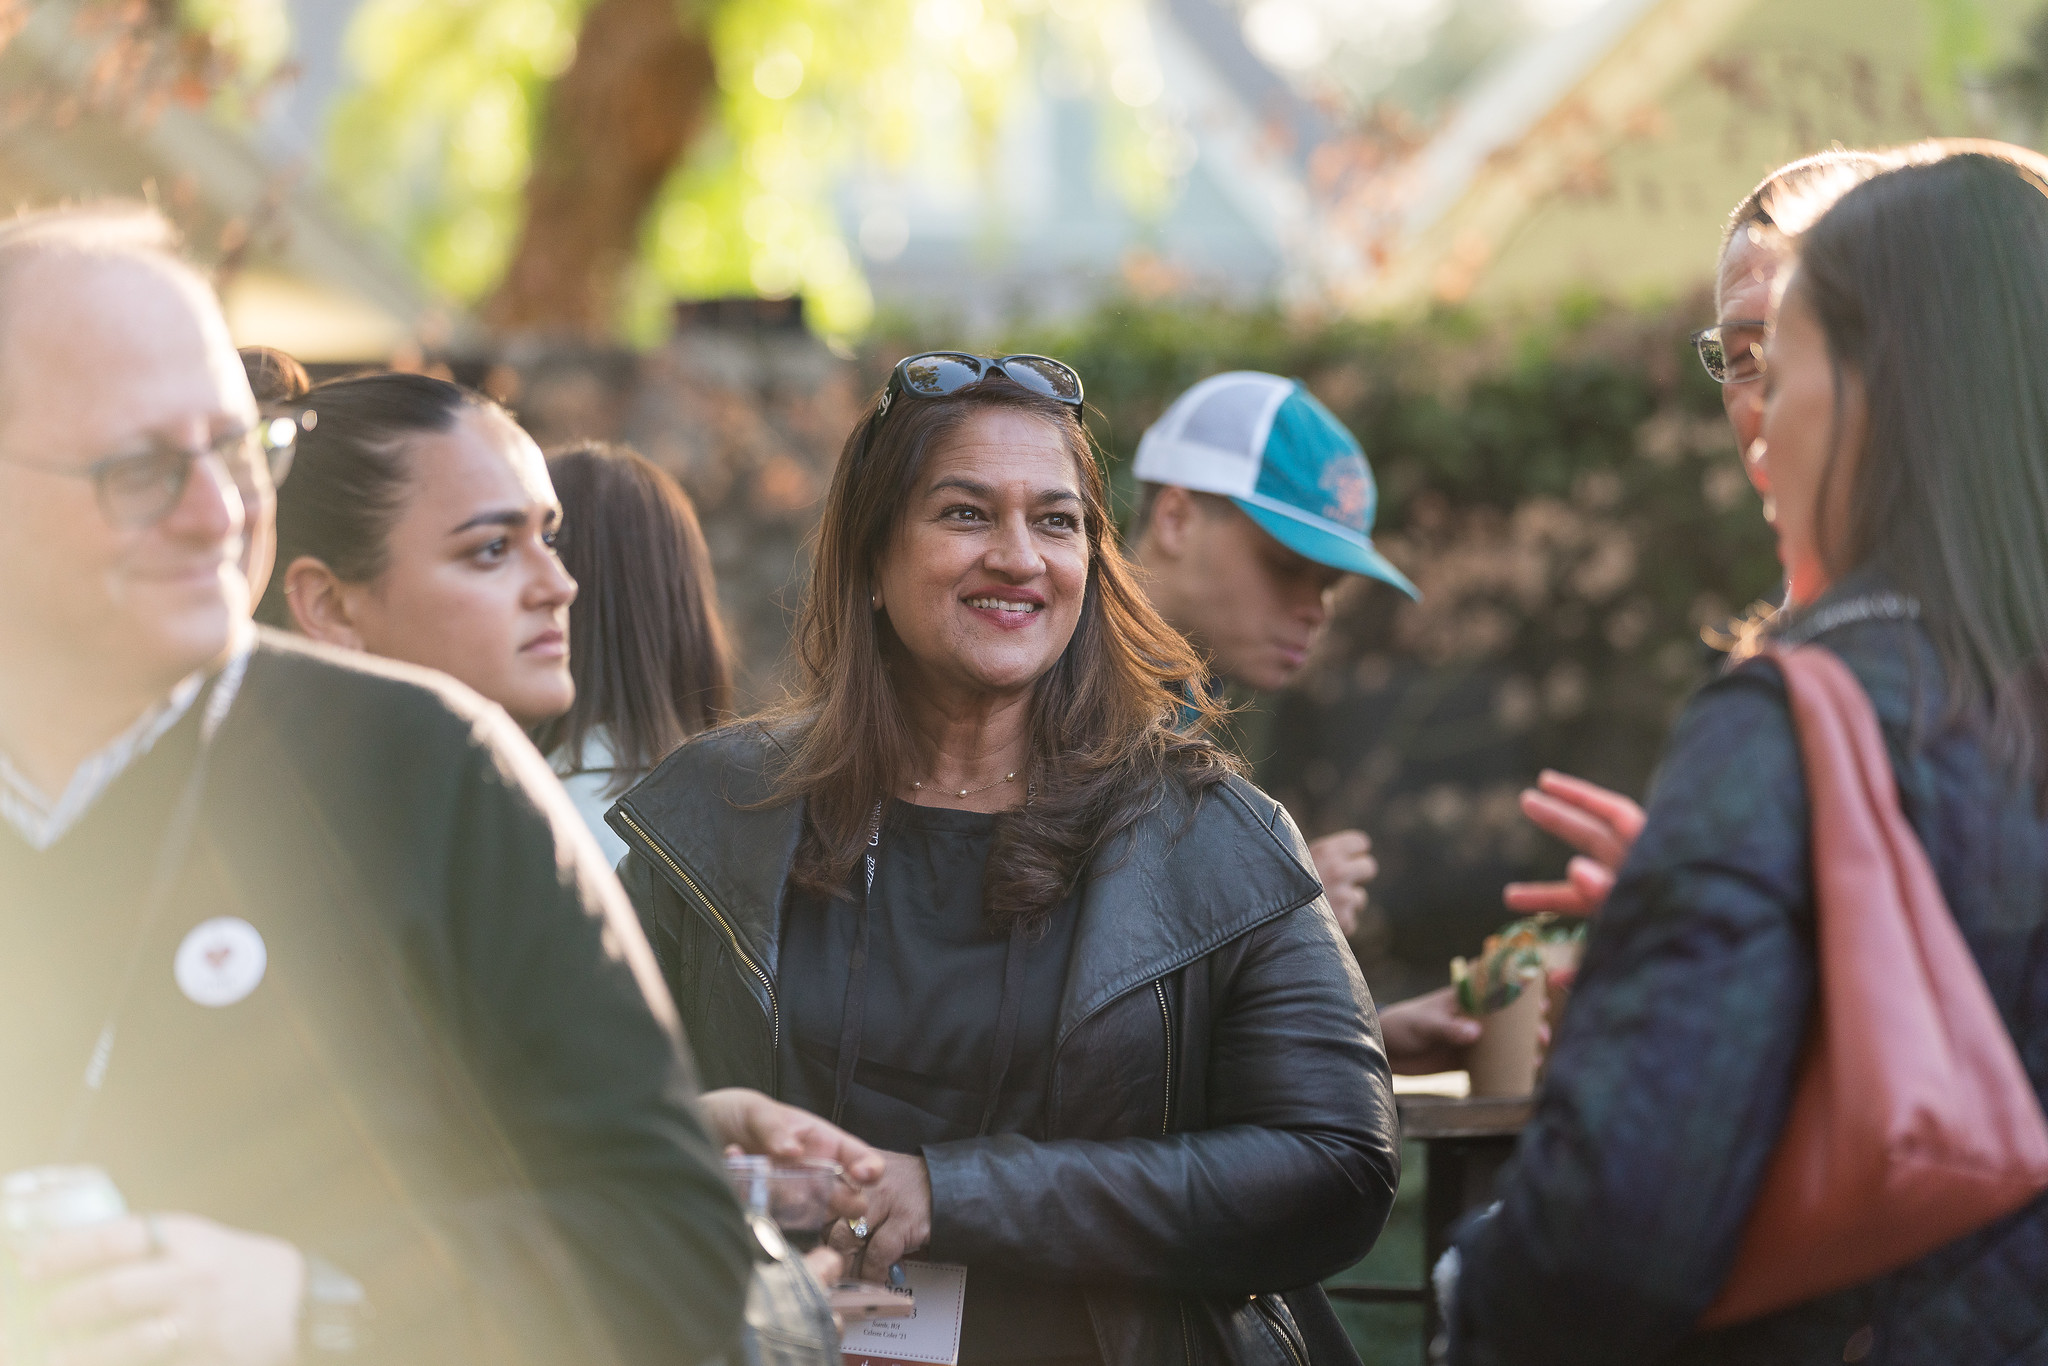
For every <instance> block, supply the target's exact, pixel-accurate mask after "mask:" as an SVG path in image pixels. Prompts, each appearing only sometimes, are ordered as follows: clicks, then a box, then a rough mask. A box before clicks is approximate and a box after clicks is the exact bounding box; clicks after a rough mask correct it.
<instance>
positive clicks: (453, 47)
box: [328, 0, 588, 300]
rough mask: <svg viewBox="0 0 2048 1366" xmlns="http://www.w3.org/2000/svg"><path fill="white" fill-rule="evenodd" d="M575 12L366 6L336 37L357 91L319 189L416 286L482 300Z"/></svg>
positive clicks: (581, 1) (518, 3) (537, 1)
mask: <svg viewBox="0 0 2048 1366" xmlns="http://www.w3.org/2000/svg"><path fill="white" fill-rule="evenodd" d="M587 7H588V0H365V2H364V4H363V6H362V8H361V9H360V10H359V11H358V12H357V14H356V17H355V19H354V21H353V23H352V24H351V25H350V28H349V34H348V51H347V56H348V60H349V64H350V66H351V67H352V68H353V69H354V71H355V74H356V76H357V78H358V80H359V81H360V86H359V88H358V90H357V91H356V93H354V94H353V95H352V96H350V97H349V98H347V99H345V100H344V101H342V102H341V104H340V106H339V107H338V109H337V110H336V112H335V114H334V116H333V122H332V124H331V125H330V128H329V137H328V169H329V175H330V178H331V179H332V180H333V182H334V184H335V185H336V186H337V187H338V188H339V189H340V191H341V193H342V198H343V200H344V202H345V203H346V204H347V205H348V206H349V207H350V208H351V209H353V210H354V211H355V213H356V215H357V216H358V217H359V218H361V219H362V220H363V221H364V222H365V223H369V224H373V225H375V226H377V227H378V228H380V229H381V230H383V231H384V232H386V233H388V234H390V235H391V236H392V237H394V238H395V239H396V240H397V241H398V242H400V243H402V244H403V245H404V246H405V247H406V248H408V249H409V251H410V254H411V256H412V258H413V261H414V263H415V264H416V265H417V266H418V267H419V269H420V271H421V272H422V273H423V274H424V275H425V276H426V278H427V279H428V280H430V281H432V282H433V283H434V284H435V285H437V286H439V287H440V288H442V289H445V290H447V291H448V292H449V293H451V294H453V295H455V296H456V297H457V298H460V299H465V300H473V299H476V298H479V297H481V296H482V295H483V294H484V293H485V292H487V291H488V290H489V289H490V287H491V286H492V285H494V284H495V283H496V282H497V280H498V278H499V277H500V276H501V275H502V274H503V273H504V269H505V265H506V262H507V261H508V260H509V259H510V256H511V251H512V246H513V243H514V241H515V239H516V238H517V235H518V227H519V216H520V191H521V189H522V188H523V187H524V186H525V184H526V176H527V172H528V170H529V168H530V167H531V164H532V147H533V140H534V136H535V133H536V132H537V130H538V127H539V111H540V109H541V108H542V106H543V104H544V102H545V99H546V94H547V86H548V83H549V82H551V81H552V80H553V79H554V78H555V77H556V76H557V75H559V74H560V73H561V72H562V70H563V69H564V68H565V67H567V66H568V64H569V61H570V59H571V58H572V57H574V55H575V52H576V27H577V25H578V24H579V23H580V22H581V20H582V17H583V12H584V10H585V9H586V8H587Z"/></svg>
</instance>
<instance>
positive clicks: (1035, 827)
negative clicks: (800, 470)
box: [764, 379, 1234, 930]
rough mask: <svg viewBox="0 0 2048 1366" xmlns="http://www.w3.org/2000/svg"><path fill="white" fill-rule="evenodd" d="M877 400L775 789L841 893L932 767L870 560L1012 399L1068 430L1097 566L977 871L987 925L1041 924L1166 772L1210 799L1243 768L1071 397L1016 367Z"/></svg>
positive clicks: (818, 560) (858, 434)
mask: <svg viewBox="0 0 2048 1366" xmlns="http://www.w3.org/2000/svg"><path fill="white" fill-rule="evenodd" d="M878 404H879V395H878V396H877V400H876V401H871V402H870V403H869V405H868V407H867V410H866V413H865V414H864V415H863V416H862V418H861V420H860V421H859V422H858V423H856V424H855V426H854V429H853V433H852V435H850V436H849V437H848V438H847V441H846V446H845V448H844V450H843V451H842V452H841V454H840V457H839V465H838V468H837V470H836V471H835V472H834V474H833V478H832V488H831V492H830V493H829V495H828V496H827V499H826V505H825V513H824V518H823V521H822V523H821V524H820V526H819V529H818V534H817V541H816V552H815V554H814V556H813V558H812V565H811V577H810V583H809V586H808V589H807V591H806V593H805V595H804V599H803V605H802V608H801V609H800V611H799V614H798V618H797V626H796V639H795V644H796V660H797V663H798V666H799V668H800V670H801V677H800V681H799V687H798V690H797V691H796V693H795V695H794V696H793V697H792V699H791V700H790V702H789V703H788V704H787V705H786V706H785V707H783V708H782V709H780V710H779V711H778V712H776V713H774V714H771V715H770V716H769V717H767V718H765V719H764V721H765V724H767V725H769V726H771V727H774V728H776V729H777V730H778V731H779V732H781V733H786V734H788V735H790V736H792V737H793V738H792V739H791V741H790V745H791V749H790V752H789V757H788V759H787V761H786V763H785V764H784V766H783V768H782V770H781V772H780V774H779V775H778V777H779V788H780V798H781V799H785V800H786V799H789V798H802V799H803V800H804V803H805V806H804V811H805V819H804V833H803V838H802V841H801V843H800V845H799V847H798V851H797V858H796V863H795V867H794V870H793V872H792V880H793V881H795V882H796V883H797V884H798V885H799V886H802V887H805V888H808V889H810V890H812V891H814V892H817V893H820V894H823V895H828V896H831V895H839V894H841V893H842V892H843V891H844V889H845V887H846V883H847V879H848V877H849V876H850V875H851V874H852V872H853V869H854V867H855V865H856V863H857V862H858V861H859V859H860V856H861V853H862V852H863V850H864V849H865V847H866V843H867V837H868V830H869V821H870V818H871V813H872V811H873V810H874V806H875V803H876V802H877V801H881V800H884V799H886V798H887V797H889V796H890V795H891V794H893V793H896V792H899V791H902V790H903V789H905V788H907V787H908V786H909V785H910V783H911V781H912V780H913V779H917V778H921V777H923V776H924V775H923V774H922V773H921V772H919V771H918V770H917V769H916V768H915V765H916V764H917V762H918V758H917V756H918V752H919V751H918V746H917V744H916V740H915V737H914V735H913V733H912V731H911V728H910V721H909V718H908V716H907V715H906V712H905V708H904V702H903V697H902V694H901V693H900V691H899V689H898V685H897V676H896V669H895V667H894V666H895V662H896V661H898V660H900V659H901V658H902V655H903V649H904V647H903V645H902V643H901V642H900V641H899V640H898V639H897V638H896V635H895V632H894V631H893V630H891V629H890V627H889V624H888V618H887V614H886V612H878V611H876V610H875V609H874V608H873V607H872V606H871V601H870V600H871V595H872V594H873V592H874V591H875V584H876V575H877V568H878V566H879V564H880V562H881V560H882V557H883V556H884V554H885V553H886V552H887V551H888V549H889V548H890V545H891V543H892V540H893V539H894V538H895V537H896V536H897V534H898V533H899V531H900V529H901V527H902V524H903V519H904V517H905V516H906V515H907V513H908V510H909V508H910V506H911V502H912V500H913V498H914V497H915V495H916V491H917V488H918V481H919V478H920V476H921V475H922V473H923V471H924V470H925V468H926V466H927V464H928V463H929V461H930V460H931V457H932V455H933V453H934V452H935V451H937V450H938V449H940V448H941V447H942V446H943V445H944V444H945V443H946V442H947V441H948V440H949V439H950V438H952V437H953V436H954V435H955V434H956V433H958V432H959V431H960V430H961V428H962V427H963V426H964V425H965V424H966V423H967V422H968V421H969V420H970V419H971V418H973V417H974V416H975V415H976V414H978V413H983V412H989V411H1009V412H1015V413H1021V414H1024V415H1027V416H1029V417H1031V418H1034V419H1036V420H1037V421H1040V422H1043V423H1045V424H1046V425H1047V426H1048V427H1050V428H1052V429H1053V430H1054V431H1056V432H1058V433H1059V435H1060V437H1061V439H1062V441H1063V442H1064V443H1065V445H1066V447H1067V450H1068V453H1069V454H1070V455H1071V457H1072V459H1073V462H1074V471H1075V476H1076V481H1077V483H1078V485H1079V488H1080V492H1081V497H1082V503H1083V509H1082V519H1083V527H1084V534H1085V535H1086V537H1087V543H1088V582H1087V588H1086V592H1085V596H1084V598H1083V601H1082V605H1081V612H1080V617H1079V620H1078V621H1077V622H1076V624H1075V627H1074V635H1073V638H1072V639H1071V640H1070V641H1069V642H1068V644H1067V648H1066V650H1065V651H1064V652H1063V653H1062V654H1061V655H1060V657H1059V659H1058V660H1057V661H1056V662H1055V663H1054V664H1053V666H1052V668H1051V669H1050V670H1049V671H1048V672H1047V673H1046V675H1045V676H1044V677H1043V678H1041V679H1040V680H1039V681H1038V684H1037V692H1036V696H1035V699H1034V701H1033V705H1032V718H1031V739H1030V757H1029V759H1028V761H1027V765H1026V770H1025V776H1026V777H1027V781H1028V789H1027V790H1028V791H1029V793H1030V800H1029V801H1028V802H1027V803H1026V804H1025V805H1024V806H1023V807H1021V808H1019V809H1015V810H1011V811H1005V812H1002V813H1000V814H999V815H998V816H997V817H996V825H995V838H994V842H993V846H992V848H991V850H990V854H989V860H988V867H987V871H986V874H985V877H984V881H983V884H982V906H983V912H984V915H985V917H986V919H987V921H988V924H989V927H990V928H991V929H992V930H1004V929H1007V928H1008V927H1010V926H1011V925H1013V924H1015V923H1018V922H1020V921H1021V922H1022V923H1023V924H1024V925H1025V926H1026V928H1027V929H1031V930H1036V929H1038V928H1040V927H1042V926H1043V924H1044V922H1045V921H1046V920H1047V919H1048V918H1049V917H1050V916H1051V914H1052V912H1053V911H1054V909H1055V908H1056V907H1057V906H1058V905H1059V904H1060V902H1061V901H1062V900H1064V899H1065V898H1066V897H1067V896H1068V895H1069V894H1070V893H1072V892H1073V891H1074V890H1075V889H1076V888H1077V887H1078V886H1079V884H1080V881H1081V879H1082V877H1083V876H1084V875H1085V873H1086V872H1087V869H1088V866H1089V862H1090V860H1091V859H1092V858H1093V857H1094V855H1095V854H1096V853H1097V851H1098V850H1101V849H1102V848H1103V847H1104V846H1105V845H1106V844H1108V842H1109V841H1111V840H1112V839H1114V838H1115V837H1116V836H1117V835H1118V834H1119V833H1121V832H1122V831H1124V830H1125V829H1127V828H1128V827H1129V826H1130V825H1132V824H1133V823H1134V822H1135V821H1137V820H1138V819H1139V818H1140V817H1141V816H1143V815H1144V814H1146V813H1147V812H1148V811H1150V810H1152V809H1154V808H1155V807H1156V806H1157V805H1158V804H1159V803H1160V801H1161V800H1162V799H1163V798H1164V797H1165V795H1166V794H1167V789H1168V787H1169V786H1173V787H1178V788H1179V789H1181V790H1182V791H1184V792H1185V793H1187V794H1188V795H1189V796H1190V797H1192V798H1193V799H1194V800H1197V801H1199V800H1200V798H1201V795H1202V794H1203V792H1204V791H1206V789H1207V788H1208V787H1210V786H1212V785H1213V784H1215V783H1217V782H1219V781H1221V780H1222V779H1223V778H1224V776H1225V775H1226V774H1228V773H1230V772H1231V771H1233V767H1234V764H1233V761H1232V760H1231V759H1230V758H1229V757H1228V756H1226V755H1225V754H1224V752H1223V751H1222V750H1221V749H1219V748H1218V747H1217V746H1216V745H1215V744H1214V743H1213V742H1212V741H1210V740H1209V739H1208V737H1207V735H1206V734H1205V733H1204V732H1205V730H1206V723H1207V722H1209V721H1211V720H1213V719H1214V717H1215V715H1216V708H1215V706H1214V704H1213V703H1211V702H1210V701H1209V700H1208V699H1207V693H1206V689H1205V688H1204V687H1203V686H1202V667H1201V663H1200V660H1199V659H1198V658H1197V656H1196V655H1195V652H1194V650H1193V648H1192V647H1190V646H1189V645H1188V643H1187V642H1186V641H1185V640H1184V639H1182V637H1181V636H1180V635H1179V634H1178V633H1177V632H1175V631H1174V630H1173V628H1171V627H1170V626H1168V625H1167V624H1166V623H1165V621H1164V620H1162V619H1161V618H1160V616H1159V614H1158V612H1157V611H1155V610H1154V609H1153V607H1152V604H1151V602H1150V601H1149V600H1148V599H1147V598H1146V596H1145V594H1144V591H1143V590H1142V589H1141V588H1140V587H1139V586H1138V584H1137V582H1136V579H1135V577H1134V576H1133V574H1132V572H1131V569H1130V566H1129V563H1128V562H1127V561H1126V560H1125V559H1124V556H1123V552H1122V551H1121V550H1120V549H1119V548H1118V545H1117V537H1116V528H1115V526H1114V525H1113V524H1112V522H1111V520H1110V513H1109V496H1108V487H1107V484H1106V481H1105V480H1104V478H1103V474H1102V468H1101V465H1100V464H1099V462H1098V461H1097V459H1096V457H1095V452H1094V450H1093V448H1092V447H1091V446H1090V444H1089V441H1088V436H1087V433H1086V431H1085V429H1084V428H1083V427H1082V426H1081V423H1080V421H1079V419H1078V418H1077V417H1076V415H1075V413H1074V410H1073V409H1071V408H1069V407H1067V406H1066V405H1064V404H1061V403H1058V402H1056V401H1054V400H1052V399H1049V398H1046V397H1043V396H1041V395H1039V394H1035V393H1033V392H1031V391H1030V390H1027V389H1024V388H1022V387H1021V386H1018V385H1015V384H1012V383H1010V382H1008V381H1007V380H1000V379H995V380H985V381H983V382H982V383H980V384H976V385H973V386H971V387H969V388H967V389H963V390H961V391H959V392H958V393H956V394H953V395H950V396H948V397H946V398H941V399H913V398H903V399H899V400H898V401H897V402H896V403H894V404H893V405H891V407H890V408H889V411H888V412H887V413H886V414H880V413H878V412H877V411H876V409H877V407H878Z"/></svg>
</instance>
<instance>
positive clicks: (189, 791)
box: [58, 650, 249, 1161]
mask: <svg viewBox="0 0 2048 1366" xmlns="http://www.w3.org/2000/svg"><path fill="white" fill-rule="evenodd" d="M248 664H249V654H248V652H247V651H246V650H245V651H243V652H242V653H240V654H238V655H236V656H235V657H234V658H233V659H231V660H229V661H228V664H227V667H226V668H224V669H222V670H221V671H220V672H219V673H218V674H216V675H215V676H214V679H213V684H212V686H211V687H210V688H209V689H208V690H207V691H206V692H205V693H204V694H203V695H202V696H201V697H199V698H196V699H194V701H193V704H192V705H193V706H194V707H197V708H199V712H200V719H199V752H198V754H197V755H196V756H195V757H194V758H193V760H192V771H191V772H190V773H189V774H187V775H186V777H185V785H184V787H183V788H182V789H180V790H179V792H178V802H177V805H176V806H174V807H172V808H171V818H170V820H169V822H168V823H167V824H166V825H165V826H164V833H163V838H162V839H161V840H159V841H158V842H157V847H156V859H155V861H154V863H153V864H152V866H151V869H150V877H149V890H148V891H147V892H146V893H145V894H144V895H143V898H142V905H141V906H140V908H139V909H138V910H137V911H136V913H135V922H134V928H133V929H132V930H131V931H130V933H129V940H128V957H127V959H126V960H125V961H124V962H123V964H122V966H121V975H120V977H119V978H118V979H116V983H115V988H114V997H113V1001H112V1003H111V1004H110V1005H109V1007H108V1009H107V1019H106V1023H105V1024H102V1025H101V1026H100V1032H99V1035H98V1037H97V1038H95V1039H94V1041H93V1046H92V1056H91V1057H90V1058H88V1059H87V1060H86V1064H85V1074H84V1076H82V1077H81V1078H80V1079H79V1088H78V1096H77V1098H76V1099H75V1100H74V1101H73V1102H72V1104H71V1114H70V1117H69V1118H68V1119H67V1120H66V1121H65V1124H64V1136H63V1139H62V1141H61V1142H60V1144H59V1145H58V1157H59V1159H60V1160H63V1161H69V1160H70V1159H71V1158H72V1156H73V1155H74V1154H76V1152H77V1151H78V1145H79V1144H80V1143H82V1142H84V1140H85V1126H86V1122H87V1121H88V1120H89V1119H91V1118H92V1111H93V1103H94V1102H95V1101H97V1100H98V1099H99V1094H100V1090H101V1088H102V1087H104V1086H105V1085H106V1081H107V1068H108V1066H109V1064H111V1063H112V1062H113V1058H114V1039H115V1035H116V1033H117V1031H118V1029H119V1027H120V1024H121V1015H122V1013H123V1012H124V1011H126V1010H127V1008H128V998H129V997H130V996H132V995H134V994H135V982H136V979H137V978H138V977H139V976H140V975H141V972H142V959H143V955H144V953H145V952H147V950H148V946H149V939H150V935H151V934H152V933H153V932H154V931H155V929H156V926H157V922H158V921H160V920H162V919H163V915H164V910H165V908H166V907H167V906H169V905H170V901H171V893H172V892H173V891H175V890H176V889H177V885H178V877H179V874H181V873H182V872H184V870H185V862H186V859H187V858H188V857H190V855H191V852H192V842H193V840H194V839H195V838H196V836H197V834H198V830H199V808H200V803H201V802H202V801H203V800H204V798H205V796H206V770H207V766H208V764H209V762H210V761H211V759H212V758H213V741H214V737H215V736H216V735H218V734H219V733H220V728H221V723H222V722H224V721H226V720H227V715H228V708H229V707H231V706H233V705H234V701H235V695H236V693H238V692H240V691H241V687H242V675H243V673H244V671H245V670H246V669H247V668H248Z"/></svg>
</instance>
